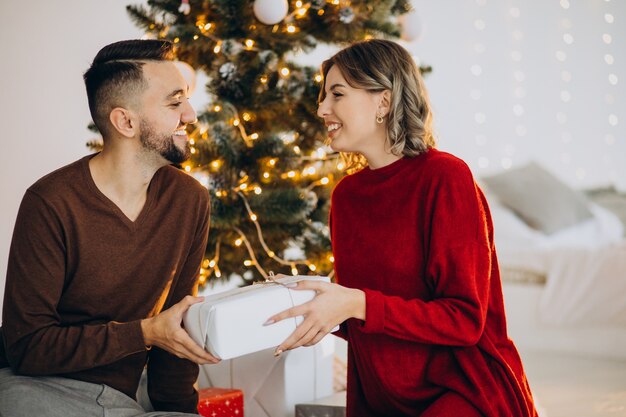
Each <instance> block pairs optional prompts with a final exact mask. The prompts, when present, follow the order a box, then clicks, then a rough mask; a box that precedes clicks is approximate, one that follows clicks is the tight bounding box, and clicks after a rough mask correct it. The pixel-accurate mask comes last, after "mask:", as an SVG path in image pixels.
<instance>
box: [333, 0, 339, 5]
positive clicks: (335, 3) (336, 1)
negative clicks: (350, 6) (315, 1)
mask: <svg viewBox="0 0 626 417" xmlns="http://www.w3.org/2000/svg"><path fill="white" fill-rule="evenodd" d="M331 3H332V4H334V5H335V6H337V5H338V4H339V0H332V1H331Z"/></svg>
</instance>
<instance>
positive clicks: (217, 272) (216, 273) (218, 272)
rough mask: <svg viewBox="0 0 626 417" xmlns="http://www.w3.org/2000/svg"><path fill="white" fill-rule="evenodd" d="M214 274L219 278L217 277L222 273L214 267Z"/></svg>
mask: <svg viewBox="0 0 626 417" xmlns="http://www.w3.org/2000/svg"><path fill="white" fill-rule="evenodd" d="M215 276H216V277H217V278H219V277H221V276H222V273H221V272H220V270H219V269H215Z"/></svg>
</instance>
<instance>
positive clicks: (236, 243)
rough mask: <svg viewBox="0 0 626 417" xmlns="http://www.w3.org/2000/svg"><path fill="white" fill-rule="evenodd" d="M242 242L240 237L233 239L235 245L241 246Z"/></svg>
mask: <svg viewBox="0 0 626 417" xmlns="http://www.w3.org/2000/svg"><path fill="white" fill-rule="evenodd" d="M242 243H243V241H242V240H241V238H239V239H237V240H235V246H241V244H242Z"/></svg>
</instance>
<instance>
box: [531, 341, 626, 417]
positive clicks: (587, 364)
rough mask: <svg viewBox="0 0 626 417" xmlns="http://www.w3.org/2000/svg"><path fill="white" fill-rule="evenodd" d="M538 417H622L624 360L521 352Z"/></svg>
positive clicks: (625, 384) (624, 413) (624, 416)
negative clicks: (540, 410) (539, 411)
mask: <svg viewBox="0 0 626 417" xmlns="http://www.w3.org/2000/svg"><path fill="white" fill-rule="evenodd" d="M521 355H522V360H523V361H524V367H525V369H526V373H527V375H528V379H529V381H530V386H531V389H532V390H533V393H534V396H535V399H536V400H537V402H538V404H539V406H540V407H541V408H542V409H543V411H544V412H543V414H542V417H599V416H602V417H626V361H616V360H605V359H600V358H589V357H577V356H573V355H564V354H560V353H550V352H539V351H524V352H521Z"/></svg>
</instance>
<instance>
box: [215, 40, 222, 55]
mask: <svg viewBox="0 0 626 417" xmlns="http://www.w3.org/2000/svg"><path fill="white" fill-rule="evenodd" d="M221 50H222V43H221V42H218V43H217V45H215V47H214V48H213V52H214V53H216V54H219V53H220V51H221Z"/></svg>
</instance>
